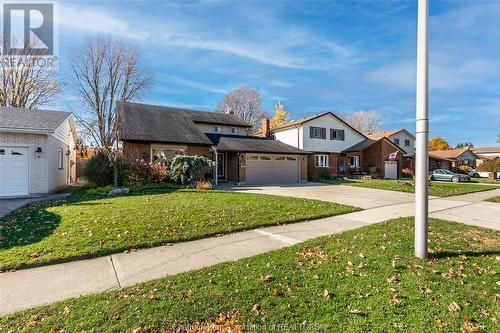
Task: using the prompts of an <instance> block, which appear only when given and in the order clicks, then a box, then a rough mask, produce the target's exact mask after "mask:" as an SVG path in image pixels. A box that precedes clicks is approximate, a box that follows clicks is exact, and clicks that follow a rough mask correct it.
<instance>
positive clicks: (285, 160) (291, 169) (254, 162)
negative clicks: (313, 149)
mask: <svg viewBox="0 0 500 333" xmlns="http://www.w3.org/2000/svg"><path fill="white" fill-rule="evenodd" d="M252 156H253V157H252V158H253V159H247V165H246V182H247V183H248V184H284V183H297V182H298V181H299V170H298V161H299V160H298V158H296V157H290V156H289V157H287V156H283V155H252ZM256 156H259V159H255V157H256ZM268 158H271V159H270V160H269V159H268Z"/></svg>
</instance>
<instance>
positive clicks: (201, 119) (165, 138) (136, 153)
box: [118, 103, 309, 184]
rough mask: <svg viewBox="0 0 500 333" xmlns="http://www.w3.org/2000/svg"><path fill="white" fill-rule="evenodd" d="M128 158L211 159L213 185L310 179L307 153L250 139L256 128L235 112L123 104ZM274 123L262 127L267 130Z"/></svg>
mask: <svg viewBox="0 0 500 333" xmlns="http://www.w3.org/2000/svg"><path fill="white" fill-rule="evenodd" d="M118 112H119V113H120V116H121V120H122V122H121V127H120V140H121V145H122V147H123V151H124V155H125V156H127V157H128V158H129V159H133V160H142V161H144V162H158V163H162V162H166V161H169V160H171V159H172V158H173V157H174V156H175V155H177V154H187V155H199V156H205V157H207V158H210V159H212V160H213V161H214V162H215V163H216V166H215V167H214V168H213V170H205V172H204V177H205V178H207V179H211V180H213V181H214V183H216V184H217V183H219V182H233V183H239V184H273V183H298V182H301V181H306V180H307V156H308V155H309V153H308V152H306V151H304V150H302V149H299V148H296V147H293V146H291V145H287V144H285V143H282V142H280V141H277V140H274V139H272V138H270V137H267V136H265V137H263V136H254V135H249V134H248V133H249V130H250V129H251V125H249V124H247V123H245V122H243V121H241V120H240V119H239V118H237V117H236V116H234V115H233V114H223V113H215V112H203V111H194V110H186V109H179V108H172V107H164V106H157V105H147V104H138V103H120V104H119V105H118ZM268 128H269V122H268V120H267V119H266V121H265V122H264V124H263V130H264V131H266V129H268Z"/></svg>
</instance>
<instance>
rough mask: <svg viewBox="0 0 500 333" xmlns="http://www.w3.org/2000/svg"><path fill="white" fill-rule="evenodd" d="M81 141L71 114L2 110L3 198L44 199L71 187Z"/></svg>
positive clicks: (0, 167)
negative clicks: (76, 148)
mask: <svg viewBox="0 0 500 333" xmlns="http://www.w3.org/2000/svg"><path fill="white" fill-rule="evenodd" d="M77 138H78V136H77V134H76V127H75V123H74V119H73V115H72V114H71V113H68V112H58V111H46V110H30V109H23V108H10V107H0V198H6V197H7V198H8V197H23V196H42V195H46V194H47V193H52V192H55V191H57V190H59V189H63V188H65V187H67V186H68V185H69V184H71V182H72V181H73V180H74V179H75V167H74V164H75V162H76V151H75V140H76V139H77ZM61 153H62V162H63V163H62V165H61V164H60V163H59V162H60V160H61V158H60V157H61V156H60V155H61Z"/></svg>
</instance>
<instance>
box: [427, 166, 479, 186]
mask: <svg viewBox="0 0 500 333" xmlns="http://www.w3.org/2000/svg"><path fill="white" fill-rule="evenodd" d="M430 177H431V180H444V181H449V182H454V183H458V182H469V181H470V177H469V175H464V174H461V173H456V172H451V171H450V170H446V169H436V170H434V171H432V172H431V174H430Z"/></svg>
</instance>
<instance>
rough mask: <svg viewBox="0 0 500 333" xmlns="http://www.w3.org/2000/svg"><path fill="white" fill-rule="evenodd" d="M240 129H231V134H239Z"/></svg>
mask: <svg viewBox="0 0 500 333" xmlns="http://www.w3.org/2000/svg"><path fill="white" fill-rule="evenodd" d="M239 132H240V129H239V128H238V127H231V134H238V133H239Z"/></svg>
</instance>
